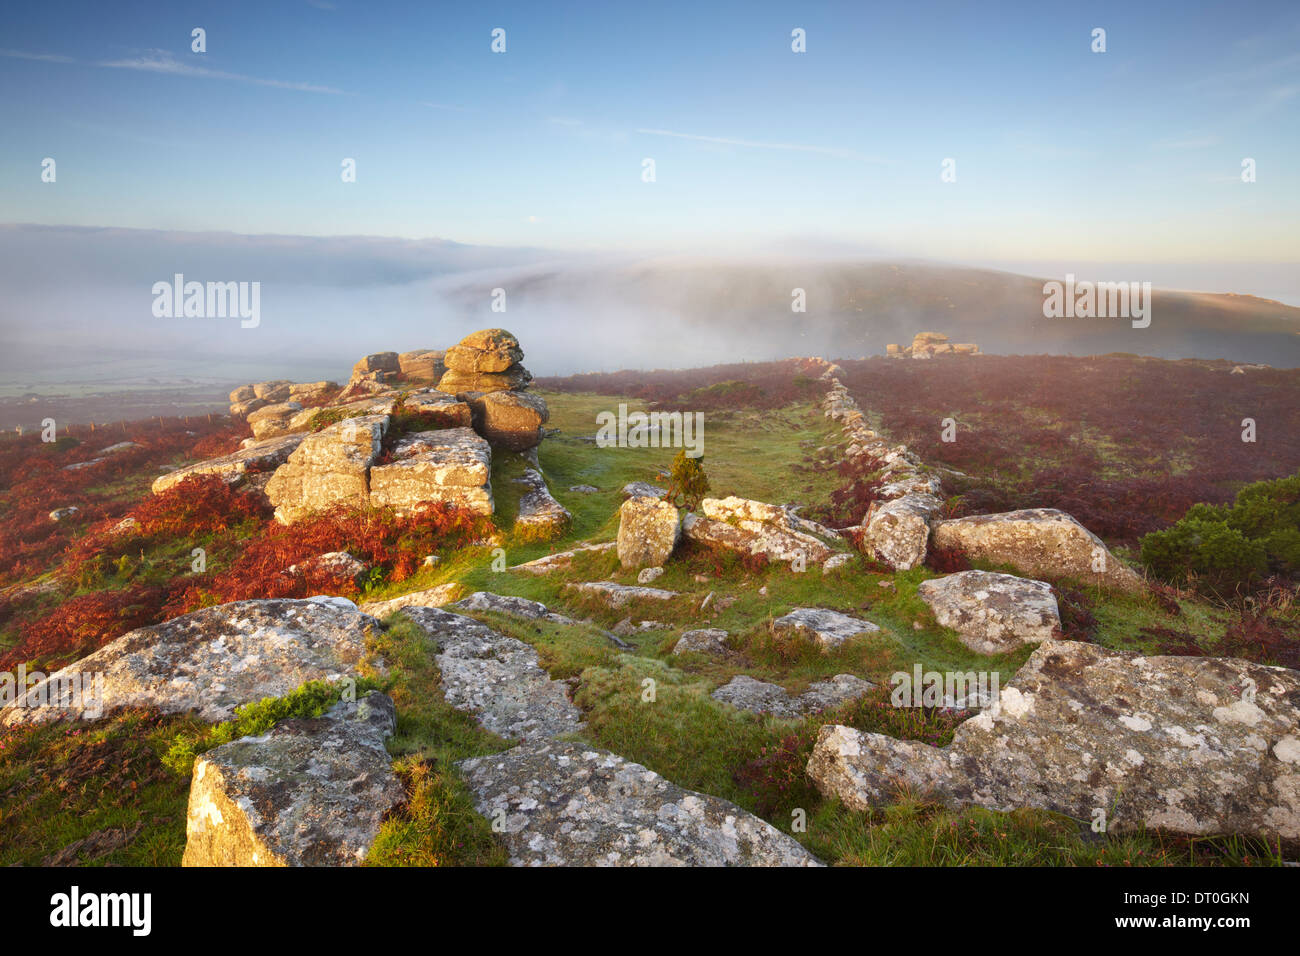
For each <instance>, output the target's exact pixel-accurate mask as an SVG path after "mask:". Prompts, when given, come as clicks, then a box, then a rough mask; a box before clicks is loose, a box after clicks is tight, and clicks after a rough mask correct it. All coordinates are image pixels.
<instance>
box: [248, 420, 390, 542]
mask: <svg viewBox="0 0 1300 956" xmlns="http://www.w3.org/2000/svg"><path fill="white" fill-rule="evenodd" d="M387 427H388V416H386V415H366V416H363V417H360V418H348V419H344V420H343V421H341V422H337V423H335V424H333V425H330V426H328V427H326V428H323V429H321V430H320V431H318V432H316V433H315V434H312V435H306V436H304V437H303V439H302V441H301V442H300V443H299V445H298V447H297V448H296V449H295V450H294V451H293V453H292V454H291V455H290V456H289V459H288V461H286V462H285V463H284V464H283V465H281V466H280V467H279V468H278V469H276V472H275V474H274V475H272V476H271V480H270V481H269V482H267V485H266V495H267V497H268V498H269V499H270V500H271V504H273V505H275V519H276V520H277V521H279V522H280V523H281V524H289V523H291V522H293V521H297V520H298V519H299V518H303V517H305V516H307V515H309V514H311V513H312V512H314V511H322V510H325V509H327V508H332V507H334V506H335V505H348V506H352V507H358V508H359V507H364V506H365V505H366V504H368V503H369V501H370V480H369V475H370V465H371V462H373V461H374V459H375V456H376V455H378V454H379V443H380V440H381V439H382V438H383V435H384V431H385V429H386V428H387Z"/></svg>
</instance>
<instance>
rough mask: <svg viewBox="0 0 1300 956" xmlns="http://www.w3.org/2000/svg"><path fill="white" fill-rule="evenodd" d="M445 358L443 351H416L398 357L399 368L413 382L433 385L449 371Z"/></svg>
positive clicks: (403, 353)
mask: <svg viewBox="0 0 1300 956" xmlns="http://www.w3.org/2000/svg"><path fill="white" fill-rule="evenodd" d="M444 356H445V353H444V352H443V351H442V350H441V349H415V350H414V351H411V352H402V353H401V354H400V355H398V356H397V366H398V369H399V370H400V371H401V373H402V374H403V375H405V376H406V377H407V378H408V379H410V380H411V381H414V382H430V383H433V382H437V381H438V379H440V378H442V376H443V373H445V372H446V371H447V366H446V364H445V363H444V361H443V359H444Z"/></svg>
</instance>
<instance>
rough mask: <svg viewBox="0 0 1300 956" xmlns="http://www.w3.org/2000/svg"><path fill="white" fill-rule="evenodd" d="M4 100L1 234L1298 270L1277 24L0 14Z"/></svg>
mask: <svg viewBox="0 0 1300 956" xmlns="http://www.w3.org/2000/svg"><path fill="white" fill-rule="evenodd" d="M196 26H200V27H203V28H204V29H206V31H207V52H206V53H204V54H195V53H192V52H191V50H190V31H191V30H192V28H194V27H196ZM496 27H501V28H504V29H505V30H506V42H507V52H506V53H504V54H494V53H492V52H491V50H490V43H491V37H490V31H491V30H492V29H493V28H496ZM795 27H800V28H803V29H804V30H806V32H807V48H808V49H807V52H806V53H803V54H795V53H792V52H791V49H790V42H791V41H790V33H791V30H792V29H793V28H795ZM1094 27H1102V28H1104V29H1105V30H1106V31H1107V37H1106V39H1107V52H1106V53H1104V54H1096V53H1093V52H1091V50H1090V42H1091V39H1090V34H1091V31H1092V29H1093V28H1094ZM0 89H3V96H2V97H0V128H3V130H4V134H3V138H2V140H0V221H3V222H11V223H13V222H19V223H40V224H64V225H89V226H119V227H134V228H150V229H166V230H229V231H233V232H237V233H283V234H303V235H322V236H325V235H377V236H396V237H410V238H418V237H442V238H447V239H454V240H457V241H461V242H468V243H483V244H493V245H530V246H542V247H546V248H554V249H563V250H587V249H610V248H612V249H623V250H636V251H656V252H699V251H709V252H714V253H716V252H720V251H734V252H737V253H745V252H750V251H778V250H783V249H793V248H799V247H802V248H808V249H814V250H822V251H829V252H866V253H879V254H884V255H909V256H925V257H932V258H938V259H946V260H951V261H981V262H994V261H996V262H1007V263H1031V262H1035V261H1052V262H1064V263H1069V262H1074V261H1080V262H1083V261H1110V262H1116V261H1141V262H1173V263H1178V262H1184V263H1200V262H1206V263H1233V262H1236V263H1270V262H1271V263H1283V264H1294V263H1296V262H1298V261H1300V230H1298V229H1297V228H1296V222H1297V219H1298V218H1300V217H1298V215H1297V214H1298V213H1300V190H1298V189H1297V185H1296V183H1297V176H1298V175H1300V122H1298V121H1297V120H1298V116H1297V113H1298V105H1300V4H1296V3H1294V2H1250V0H1245V2H1235V3H1215V4H1207V3H1194V2H1193V3H1189V2H1178V3H1149V4H1139V3H1131V2H1129V3H1114V4H1098V3H1092V4H1087V5H1084V4H1066V3H1052V2H1042V0H1039V2H1032V3H1005V4H993V3H973V2H954V3H924V2H919V3H910V2H909V3H902V4H864V3H860V2H858V3H844V4H829V3H827V4H805V3H766V2H759V0H749V2H744V3H730V4H717V3H680V4H678V3H662V2H655V3H649V4H632V3H614V2H608V0H606V2H599V3H545V4H543V3H538V2H531V3H518V4H492V3H484V4H477V3H475V4H452V3H437V4H434V3H361V2H348V0H331V2H328V3H327V2H323V0H320V2H315V3H310V2H294V0H277V2H261V3H241V2H222V3H211V4H208V3H195V4H146V3H112V4H106V3H102V2H96V3H59V2H45V3H41V4H21V5H20V4H7V5H5V7H4V9H3V12H0ZM47 156H49V157H53V158H55V160H56V162H57V164H58V165H57V170H58V180H57V183H55V184H44V183H41V181H40V163H41V160H42V159H43V158H44V157H47ZM345 157H351V158H354V159H355V160H356V163H357V182H356V183H351V184H345V183H343V182H341V181H340V163H341V161H342V160H343V159H344V158H345ZM646 157H650V158H653V159H654V160H655V163H656V174H657V181H656V182H655V183H653V184H647V183H643V182H642V181H641V168H642V160H643V159H644V158H646ZM947 157H952V158H954V159H955V160H956V171H957V181H956V182H955V183H942V182H941V181H940V171H941V165H940V164H941V162H942V160H943V159H944V158H947ZM1244 157H1252V158H1254V159H1255V160H1256V161H1257V164H1258V181H1257V182H1256V183H1253V184H1249V185H1247V184H1243V183H1242V182H1241V181H1240V169H1241V161H1242V159H1243V158H1244ZM1242 291H1252V290H1249V289H1246V290H1242Z"/></svg>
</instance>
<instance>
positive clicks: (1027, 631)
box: [916, 571, 1061, 654]
mask: <svg viewBox="0 0 1300 956" xmlns="http://www.w3.org/2000/svg"><path fill="white" fill-rule="evenodd" d="M916 594H917V596H918V597H919V598H920V599H921V600H922V601H924V602H925V603H926V604H928V605H929V606H930V610H932V611H934V617H935V620H937V621H938V622H939V623H940V624H942V625H943V626H944V627H950V628H952V629H953V630H954V631H956V632H957V636H958V638H959V639H960V640H961V642H962V643H963V644H965V645H966V646H967V647H969V648H970V649H971V650H973V651H978V652H979V653H981V654H1001V653H1003V652H1005V651H1010V650H1014V649H1015V648H1017V647H1020V646H1021V645H1022V644H1041V643H1042V642H1043V641H1050V640H1052V638H1053V637H1056V636H1059V635H1060V633H1061V614H1060V609H1059V608H1058V607H1057V603H1056V592H1055V591H1054V590H1053V588H1052V586H1051V585H1050V584H1047V583H1045V582H1043V581H1031V580H1029V579H1028V578H1018V577H1016V576H1015V575H1013V574H994V573H993V572H991V571H963V572H961V573H960V574H949V575H947V576H946V577H942V578H933V579H931V580H929V581H922V582H921V583H920V585H918V586H917V589H916Z"/></svg>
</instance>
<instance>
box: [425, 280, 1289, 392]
mask: <svg viewBox="0 0 1300 956" xmlns="http://www.w3.org/2000/svg"><path fill="white" fill-rule="evenodd" d="M1048 278H1056V279H1060V278H1063V277H1048ZM1102 278H1122V277H1119V276H1115V277H1102ZM1130 278H1131V277H1130ZM1043 282H1044V279H1041V278H1032V277H1028V276H1021V275H1014V274H1012V273H1007V272H997V271H993V270H987V269H970V268H960V267H950V266H939V265H930V264H925V263H911V262H908V263H882V262H865V263H864V262H830V263H827V262H817V263H813V262H807V263H803V262H782V263H769V262H758V263H702V262H699V261H690V262H685V261H683V262H678V261H671V260H669V261H652V262H647V263H643V264H639V265H635V266H606V267H585V268H584V267H572V266H569V267H565V268H563V269H558V268H549V269H548V268H540V269H537V270H535V271H527V270H525V271H524V272H523V273H522V274H520V275H518V276H516V277H515V278H513V279H512V281H511V282H509V283H508V284H507V288H508V292H509V295H510V300H509V313H511V317H508V318H505V317H503V320H502V321H503V322H504V323H505V324H508V325H509V324H510V323H512V322H513V323H515V324H520V325H523V324H524V323H530V324H531V322H532V321H533V320H536V322H537V325H538V326H545V324H546V320H545V319H543V318H542V317H543V316H551V317H554V316H563V317H564V318H567V319H569V320H571V321H572V322H573V323H574V325H575V331H576V330H577V329H578V328H580V327H581V328H584V329H585V331H584V332H583V336H584V339H585V340H588V343H589V344H590V340H592V339H596V340H600V341H602V342H605V341H608V343H609V345H608V349H609V352H612V353H615V354H616V353H618V352H619V351H621V349H620V348H619V345H618V342H619V341H620V340H626V339H627V338H628V337H629V336H630V337H632V338H635V339H638V340H646V339H659V338H660V336H667V337H668V339H669V341H671V342H672V343H673V344H674V345H675V347H676V349H677V351H678V357H677V359H676V361H670V358H671V356H669V355H665V354H663V353H664V352H665V351H666V350H665V348H664V347H663V345H664V344H666V343H664V342H663V341H662V340H661V339H660V340H659V341H655V342H654V343H653V346H652V347H650V352H651V353H652V354H653V361H655V362H660V363H662V364H667V365H676V366H681V365H689V364H698V363H700V362H703V361H705V360H726V359H732V360H734V359H746V360H748V359H765V358H779V357H784V356H789V355H808V354H814V353H815V354H823V355H828V356H833V357H837V358H840V357H859V356H866V355H879V354H883V353H884V351H885V346H886V345H887V344H888V343H891V342H898V343H904V344H905V343H908V342H910V341H911V339H912V336H913V335H914V334H915V333H916V332H919V331H922V330H932V331H936V332H943V333H946V334H948V335H949V336H950V337H951V338H952V340H953V341H956V342H975V343H978V344H979V345H980V347H981V348H982V349H983V350H984V351H986V352H993V353H1000V354H1043V353H1053V354H1065V355H1090V354H1099V353H1106V352H1133V353H1136V354H1139V355H1150V356H1157V357H1161V358H1209V359H1214V358H1226V359H1231V360H1233V361H1239V362H1262V363H1267V364H1269V365H1274V366H1277V367H1287V368H1291V367H1296V366H1298V365H1300V309H1298V308H1294V307H1292V306H1287V305H1283V304H1282V303H1280V302H1274V301H1272V300H1269V299H1261V298H1257V297H1255V296H1250V295H1234V294H1231V293H1222V294H1212V293H1201V292H1178V291H1166V290H1160V289H1156V290H1154V291H1153V293H1152V298H1153V309H1152V321H1151V324H1150V326H1149V327H1148V328H1145V329H1134V328H1133V327H1132V325H1131V323H1130V322H1129V321H1128V320H1124V319H1080V318H1061V319H1048V318H1044V317H1043V311H1042V310H1043V300H1044V296H1043ZM794 288H802V289H804V290H805V292H806V294H807V312H806V313H804V314H798V313H792V312H791V308H790V303H791V290H792V289H794ZM489 294H490V289H489V288H488V287H487V286H486V285H485V284H484V282H483V281H479V282H476V283H466V284H464V285H461V286H453V287H452V288H451V290H450V292H449V295H450V298H451V300H452V302H453V303H457V304H460V305H462V306H463V307H465V308H467V309H468V308H471V307H473V306H475V305H477V304H479V303H482V302H484V301H487V298H488V296H489ZM479 307H480V308H481V306H479ZM514 316H519V317H520V318H515V317H514ZM512 328H513V326H512ZM656 330H657V331H658V335H656ZM521 334H522V332H521ZM531 341H534V342H536V341H537V338H536V336H535V335H534V336H533V337H532V338H531ZM611 357H612V356H611ZM615 361H616V362H617V361H621V362H622V363H623V364H625V365H631V366H632V367H645V366H646V364H647V362H648V361H650V356H649V355H647V356H646V361H642V362H640V363H638V362H636V361H635V355H629V356H620V358H619V359H616V360H615Z"/></svg>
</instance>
